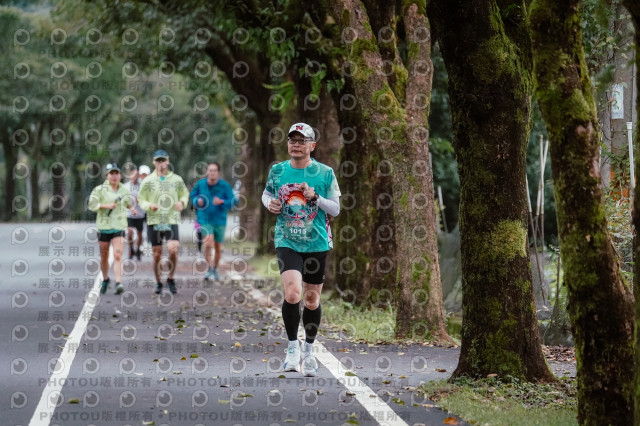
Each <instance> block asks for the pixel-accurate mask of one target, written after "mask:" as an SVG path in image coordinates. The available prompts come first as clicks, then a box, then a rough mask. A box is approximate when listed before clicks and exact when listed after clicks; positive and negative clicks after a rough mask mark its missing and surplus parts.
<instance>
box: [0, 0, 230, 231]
mask: <svg viewBox="0 0 640 426" xmlns="http://www.w3.org/2000/svg"><path fill="white" fill-rule="evenodd" d="M65 5H66V6H68V7H70V6H71V5H73V6H75V8H71V9H70V11H69V13H68V14H63V13H62V12H61V11H60V10H59V11H58V12H57V13H56V15H55V16H58V17H59V18H60V19H62V18H66V19H63V20H54V19H52V18H51V17H50V16H49V15H47V14H41V13H38V14H30V13H25V12H23V11H21V10H18V9H12V8H4V7H0V41H1V42H2V43H1V45H2V46H4V49H3V59H4V60H5V61H6V62H7V63H9V64H11V66H8V67H4V68H3V69H2V71H0V73H1V77H2V78H1V79H0V101H1V103H2V104H3V105H16V102H18V105H21V103H23V101H22V99H23V98H24V99H26V102H24V103H25V104H26V105H27V107H25V108H23V109H15V108H12V109H9V108H6V109H1V110H0V123H1V124H2V125H3V128H4V132H6V133H5V136H4V138H5V140H8V141H11V140H12V138H13V135H15V134H16V133H15V132H26V134H28V135H29V137H28V141H27V142H25V143H21V144H16V143H13V144H11V145H9V144H5V149H12V150H13V151H14V152H15V153H16V155H17V154H18V153H19V154H20V155H22V157H21V158H23V160H22V161H24V162H26V163H27V164H28V165H30V166H31V167H32V168H34V169H33V170H34V173H38V174H44V175H45V179H44V180H45V181H47V182H48V181H49V173H48V172H47V169H48V168H49V166H50V165H51V164H53V163H54V162H59V163H62V165H63V166H64V167H65V169H66V170H67V171H68V173H67V175H66V177H65V180H66V188H67V189H69V190H68V194H64V195H65V196H68V197H69V211H68V213H69V214H70V215H71V216H70V217H66V218H67V219H68V218H73V219H81V218H84V219H87V218H90V217H91V215H90V214H89V213H87V212H86V211H85V209H84V205H83V199H84V197H86V196H87V195H88V193H89V192H90V190H91V188H92V187H93V186H95V185H97V184H98V183H99V182H101V181H102V179H103V177H102V175H101V173H100V172H99V170H98V173H97V174H96V173H95V172H93V173H88V172H87V170H89V169H90V168H91V167H93V166H92V163H93V164H94V165H97V167H101V166H102V165H104V163H106V162H113V161H115V162H118V163H120V164H125V163H126V162H133V163H135V164H142V163H146V164H151V158H150V155H151V153H152V152H153V151H154V150H155V149H157V147H158V146H159V145H163V146H162V147H163V148H164V149H166V150H167V151H168V152H169V154H170V155H171V159H172V164H173V167H174V170H175V171H176V172H177V173H179V174H181V175H183V177H184V178H185V180H186V181H187V184H191V183H192V182H193V181H194V180H195V179H197V178H199V177H202V176H203V175H202V173H203V170H202V165H201V164H200V165H198V164H199V162H202V161H209V160H216V161H218V162H220V163H221V164H222V166H223V176H229V177H230V176H231V174H230V167H231V165H232V163H233V162H234V161H235V156H236V153H235V147H234V145H233V144H230V143H226V142H227V141H228V140H229V136H228V135H229V134H230V128H229V125H228V124H227V120H226V119H225V118H224V112H223V110H222V109H221V108H220V106H219V103H218V100H219V99H220V96H221V95H222V94H224V93H230V89H229V88H228V86H225V82H223V81H209V82H207V83H205V84H198V82H197V81H196V80H195V79H189V78H185V77H182V76H180V75H179V74H174V73H171V75H168V76H166V75H165V76H163V75H160V74H159V73H157V72H155V70H153V69H145V68H143V67H142V63H140V64H137V65H136V68H135V73H133V74H127V75H125V70H128V69H129V68H127V67H128V66H130V64H131V63H132V62H131V61H129V58H128V57H127V56H126V55H124V56H123V55H121V54H120V53H122V52H121V51H120V50H119V49H121V48H122V45H123V43H121V39H119V38H117V37H113V36H111V35H110V34H108V33H102V36H101V38H100V40H99V41H98V42H96V43H95V44H90V43H88V42H87V40H88V37H89V34H90V33H89V28H87V22H91V21H90V19H85V18H87V17H88V16H89V15H87V14H86V12H87V9H86V8H84V7H83V6H84V3H77V2H72V1H69V2H61V3H60V6H61V7H63V6H65ZM83 12H85V13H83ZM74 19H77V20H78V21H75V20H74ZM20 31H23V32H25V33H26V34H29V36H28V37H27V36H25V42H24V43H14V35H15V34H21V33H20ZM58 33H60V34H63V33H64V34H65V37H64V40H63V41H62V42H60V43H51V42H50V38H51V37H52V34H58ZM134 51H135V49H133V50H132V51H131V53H133V52H134ZM125 63H127V64H129V65H125ZM14 65H15V67H22V68H25V69H28V70H29V75H28V76H27V77H25V78H15V77H14V75H13V73H14ZM15 69H17V68H15ZM58 69H59V70H60V71H55V75H54V70H58ZM63 71H64V72H63ZM127 72H129V71H127ZM212 85H216V86H217V88H218V96H217V97H209V96H208V91H209V90H210V87H211V86H212ZM127 97H129V98H133V99H134V100H133V105H134V107H133V108H132V109H129V108H127V109H124V108H123V106H122V105H123V102H124V100H125V99H126V98H127ZM198 97H200V98H203V99H206V100H207V102H210V104H211V105H210V107H209V108H205V109H202V110H199V111H196V110H195V108H194V105H195V101H196V98H198ZM60 99H61V101H59V102H61V103H62V105H63V107H61V108H56V109H54V108H52V106H51V105H52V102H53V101H54V100H60ZM162 99H165V100H171V103H170V104H171V107H170V108H164V107H163V108H161V107H160V101H161V100H162ZM203 129H204V130H206V132H207V134H208V140H207V143H201V142H199V141H197V140H196V133H197V132H202V131H203ZM161 133H163V134H164V133H166V134H169V135H171V136H172V137H171V139H164V140H161V139H160V134H161ZM127 134H131V135H134V136H135V135H137V139H136V138H135V137H134V138H132V139H131V140H129V139H127V138H125V135H127ZM56 135H63V136H64V138H62V136H56ZM88 135H96V137H95V138H93V139H90V138H89V137H88ZM178 154H179V155H178ZM35 167H38V170H37V171H36V169H35ZM15 188H16V189H17V193H16V195H24V194H25V193H26V182H20V181H18V182H16V183H15ZM36 189H37V190H40V191H41V194H39V195H41V196H42V195H46V196H50V195H52V190H53V189H52V187H51V184H50V183H46V184H44V185H41V186H40V187H39V188H36ZM35 196H36V197H37V196H38V194H35ZM38 213H41V212H35V214H36V215H37V214H38ZM27 214H28V212H24V213H23V215H25V216H24V217H22V219H24V218H25V217H26V215H27ZM64 218H65V217H59V218H58V219H64Z"/></svg>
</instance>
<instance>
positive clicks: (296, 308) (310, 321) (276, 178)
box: [262, 123, 340, 376]
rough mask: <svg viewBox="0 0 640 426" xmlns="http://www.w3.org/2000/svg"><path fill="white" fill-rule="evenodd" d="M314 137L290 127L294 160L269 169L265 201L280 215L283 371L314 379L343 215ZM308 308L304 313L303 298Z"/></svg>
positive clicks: (303, 127)
mask: <svg viewBox="0 0 640 426" xmlns="http://www.w3.org/2000/svg"><path fill="white" fill-rule="evenodd" d="M315 147H316V135H315V132H314V131H313V129H312V128H311V127H310V126H309V125H308V124H305V123H296V124H294V125H293V126H291V128H290V129H289V135H288V141H287V148H288V152H289V155H290V156H291V159H289V160H287V161H283V162H282V163H278V164H275V165H274V166H273V167H271V170H270V171H269V176H268V178H267V185H266V188H265V190H264V192H263V193H262V203H263V204H264V206H265V207H266V208H267V209H268V210H269V211H270V212H271V213H273V214H277V215H278V218H277V222H276V229H275V246H276V253H277V256H278V265H279V267H280V276H281V278H282V283H283V285H284V293H285V296H284V299H285V300H284V302H283V304H282V319H283V321H284V326H285V330H286V332H287V338H288V339H289V345H288V348H287V350H286V354H287V355H286V358H285V361H284V364H283V370H284V371H299V370H300V358H301V357H302V373H303V374H304V375H305V376H315V375H316V374H317V371H318V363H317V361H316V358H315V355H314V354H313V343H314V341H315V338H316V335H317V333H318V326H319V324H320V319H321V316H322V310H321V307H320V292H321V291H322V285H323V283H324V270H325V263H326V259H327V254H328V252H329V249H330V248H331V247H333V241H332V238H331V228H330V227H329V220H328V216H329V215H330V216H334V217H335V216H337V215H338V213H340V202H339V197H340V188H339V187H338V182H337V180H336V176H335V174H334V172H333V170H332V169H331V167H328V166H326V165H324V164H321V163H319V162H317V161H316V160H314V159H312V158H311V152H312V151H313V150H314V149H315ZM301 299H304V309H303V311H302V315H300V300H301ZM301 317H302V324H303V325H304V329H305V341H304V343H303V345H302V347H300V344H299V342H298V325H299V324H300V318H301Z"/></svg>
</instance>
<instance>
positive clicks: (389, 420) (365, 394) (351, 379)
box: [249, 289, 409, 426]
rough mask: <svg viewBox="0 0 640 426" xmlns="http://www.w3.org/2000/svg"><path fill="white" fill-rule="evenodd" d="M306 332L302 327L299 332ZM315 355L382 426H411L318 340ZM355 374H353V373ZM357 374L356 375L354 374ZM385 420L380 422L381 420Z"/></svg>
mask: <svg viewBox="0 0 640 426" xmlns="http://www.w3.org/2000/svg"><path fill="white" fill-rule="evenodd" d="M249 294H250V295H251V296H252V297H253V298H254V299H256V300H259V301H260V300H263V299H264V295H263V294H262V292H261V291H260V290H257V289H252V290H250V291H249ZM265 309H266V310H267V311H270V312H271V314H272V315H274V316H276V317H278V316H281V315H282V313H281V312H280V311H279V310H277V309H274V308H270V307H265ZM300 330H302V331H304V330H303V329H302V326H300V329H299V330H298V331H300ZM313 346H314V353H315V355H316V359H317V360H318V361H320V362H321V363H322V364H323V365H324V366H325V367H326V368H327V370H329V372H330V373H331V374H332V375H333V377H335V378H336V380H338V381H339V382H340V383H342V385H343V386H344V387H345V388H347V390H348V391H349V392H350V393H353V394H355V395H354V396H355V398H356V399H357V400H358V402H359V403H360V404H361V405H362V406H363V407H364V408H365V410H367V412H368V413H369V414H370V415H371V418H372V419H375V420H376V421H377V422H378V423H379V424H380V425H382V426H409V424H408V423H407V422H405V421H404V420H403V419H402V417H400V416H399V415H398V414H397V413H396V412H395V411H394V410H393V409H392V408H391V407H389V404H387V403H386V402H384V400H383V399H382V398H380V396H379V395H378V394H377V393H375V392H374V391H373V389H371V388H370V387H369V386H367V384H366V383H364V382H362V380H360V378H359V377H358V376H350V375H349V376H347V375H346V373H347V372H348V371H349V370H348V369H347V368H346V367H345V366H344V365H343V364H342V363H341V362H340V361H339V360H338V358H336V357H335V356H334V355H333V354H332V353H331V352H330V351H329V350H328V349H327V348H325V347H324V345H323V344H322V343H320V342H319V341H318V340H316V341H315V343H314V344H313ZM351 373H353V372H351ZM353 374H355V373H353ZM381 417H382V418H383V419H384V420H378V419H379V418H381Z"/></svg>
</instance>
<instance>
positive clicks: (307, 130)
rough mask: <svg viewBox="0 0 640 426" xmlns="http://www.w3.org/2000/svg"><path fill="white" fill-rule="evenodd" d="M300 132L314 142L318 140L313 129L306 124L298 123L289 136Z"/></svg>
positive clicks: (291, 128) (292, 127)
mask: <svg viewBox="0 0 640 426" xmlns="http://www.w3.org/2000/svg"><path fill="white" fill-rule="evenodd" d="M294 132H298V133H300V134H301V135H302V136H304V137H305V139H306V138H309V139H311V140H313V141H315V140H316V133H315V132H314V131H313V128H311V126H309V125H308V124H306V123H296V124H294V125H292V126H291V127H290V128H289V133H288V136H289V137H291V133H294Z"/></svg>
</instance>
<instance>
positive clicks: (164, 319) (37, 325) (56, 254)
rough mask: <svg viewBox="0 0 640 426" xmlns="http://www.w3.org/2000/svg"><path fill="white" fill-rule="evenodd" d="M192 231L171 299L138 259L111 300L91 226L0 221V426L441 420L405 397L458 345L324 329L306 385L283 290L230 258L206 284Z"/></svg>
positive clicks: (448, 361)
mask: <svg viewBox="0 0 640 426" xmlns="http://www.w3.org/2000/svg"><path fill="white" fill-rule="evenodd" d="M182 229H184V230H185V231H184V232H182ZM190 229H191V228H190V226H189V225H188V224H185V225H184V226H183V227H182V228H181V233H182V240H183V242H184V244H183V245H182V253H181V255H180V260H179V266H178V273H177V274H176V278H177V282H178V294H177V295H175V296H172V295H171V294H170V293H168V292H164V293H163V294H162V295H160V296H157V295H155V294H154V292H153V288H154V285H155V282H154V278H153V274H152V270H151V257H150V252H149V251H146V252H145V254H144V256H143V258H142V260H141V261H137V260H132V261H129V260H127V261H126V262H125V264H124V270H125V276H124V277H123V278H124V279H123V284H124V286H125V292H124V293H123V294H122V295H115V294H114V291H113V290H114V289H113V285H112V287H111V288H110V289H109V291H108V293H107V294H105V295H100V294H99V292H98V288H99V284H100V276H99V267H98V255H99V252H98V244H97V242H96V232H95V228H94V227H93V225H92V224H87V223H75V224H70V223H65V224H2V225H0V246H1V247H2V253H3V258H4V260H3V261H2V262H0V282H1V283H2V285H1V286H0V315H1V320H0V331H1V335H2V336H5V339H4V341H5V345H4V346H3V348H2V355H0V356H1V357H2V360H3V362H2V365H4V366H5V367H4V368H2V369H1V370H0V371H1V372H0V380H1V381H2V383H5V384H8V386H4V387H3V388H4V389H5V390H4V392H3V395H2V398H1V399H0V401H2V402H0V418H1V419H2V420H3V425H25V426H26V425H61V426H62V425H64V426H67V425H141V424H155V425H212V424H215V425H284V424H298V425H305V426H311V425H341V424H360V425H376V424H380V425H441V424H443V422H444V420H445V419H446V418H447V417H449V416H450V415H449V414H448V413H446V412H443V411H442V410H440V409H438V408H437V407H435V405H434V404H433V403H432V402H430V401H428V400H426V399H425V398H423V397H422V396H420V394H419V393H417V392H415V391H413V388H415V387H416V386H418V385H419V384H420V383H421V382H424V381H428V380H433V379H444V378H447V377H448V376H449V375H450V373H451V371H453V369H454V368H455V366H456V364H457V357H458V350H457V349H443V348H436V347H429V346H420V345H414V346H388V345H373V346H371V345H362V344H353V343H350V342H348V340H347V339H346V336H342V335H340V334H338V333H332V332H330V331H326V332H324V333H323V335H321V336H320V337H319V338H318V342H319V344H317V345H316V346H317V347H318V354H317V357H318V360H319V361H320V362H319V364H320V368H319V371H318V376H317V377H315V378H307V377H303V376H302V374H300V373H295V372H293V373H292V372H287V373H282V372H281V371H280V368H281V365H282V361H283V359H284V347H285V346H286V336H285V334H284V331H283V328H282V326H281V320H280V318H279V317H278V311H279V309H280V308H279V306H280V304H279V303H280V300H281V297H282V295H281V293H280V292H278V291H275V292H273V291H271V292H266V291H264V290H265V287H264V282H263V281H261V280H259V279H256V277H252V276H249V275H248V274H247V273H246V271H245V270H244V269H245V268H244V265H245V262H244V260H243V257H241V256H235V257H234V256H233V254H232V253H225V256H224V258H223V260H224V263H223V267H224V269H225V270H226V271H225V274H224V275H225V276H224V277H223V280H222V281H221V282H214V283H209V282H203V280H202V276H203V275H204V272H205V269H204V264H203V262H202V260H201V259H200V258H199V257H198V255H197V253H196V252H195V251H194V249H193V247H192V246H191V245H188V244H186V243H187V242H188V240H189V239H190V238H191V235H190V234H191V233H190ZM187 246H188V247H187ZM230 268H231V269H234V270H230ZM459 424H463V422H462V421H460V423H459Z"/></svg>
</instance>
